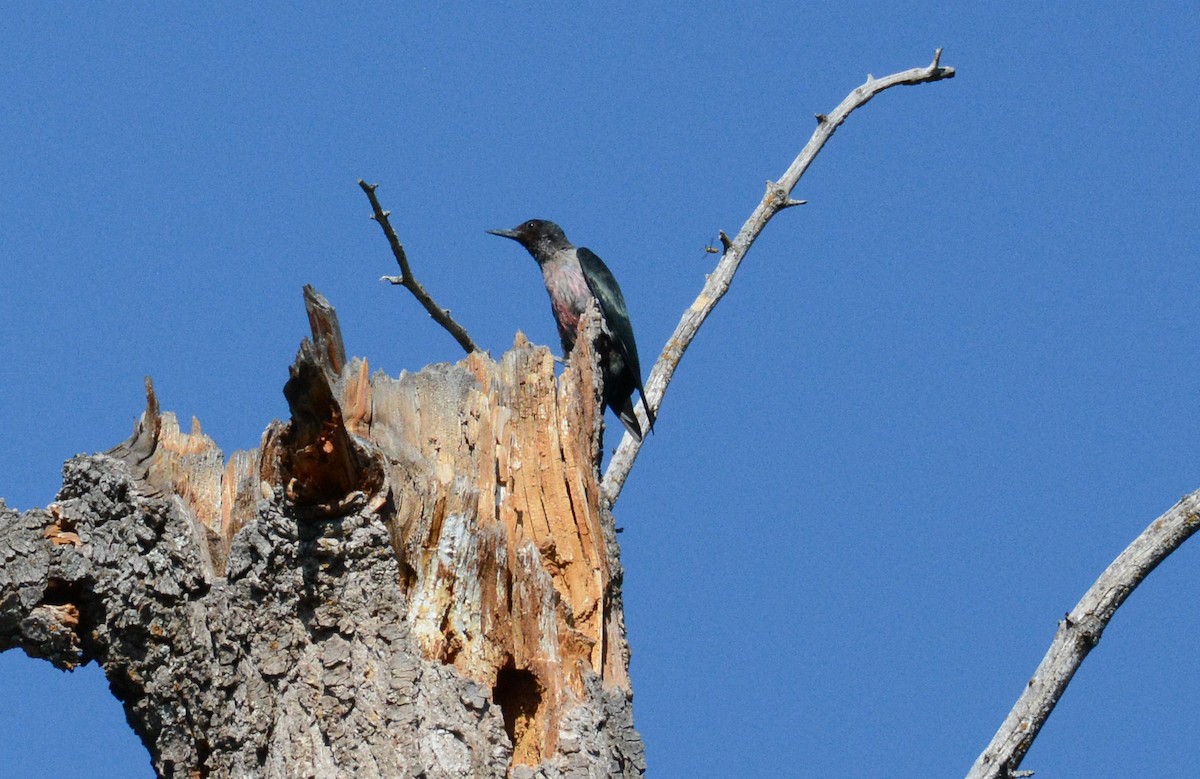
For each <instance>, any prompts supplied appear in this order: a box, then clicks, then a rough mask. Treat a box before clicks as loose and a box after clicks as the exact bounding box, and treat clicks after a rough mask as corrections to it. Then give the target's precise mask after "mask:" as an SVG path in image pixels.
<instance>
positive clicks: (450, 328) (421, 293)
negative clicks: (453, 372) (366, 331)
mask: <svg viewBox="0 0 1200 779" xmlns="http://www.w3.org/2000/svg"><path fill="white" fill-rule="evenodd" d="M358 186H360V187H362V191H363V192H366V193H367V197H368V198H370V200H371V209H372V211H374V213H372V214H371V218H372V219H374V220H375V221H376V222H378V223H379V226H380V227H381V228H383V234H384V235H386V236H387V239H388V244H389V245H390V246H391V247H392V254H393V255H394V256H395V258H396V264H397V265H399V266H400V275H399V276H384V277H383V280H384V281H387V282H389V283H391V284H397V285H399V286H401V287H404V288H405V289H407V290H408V291H409V292H411V293H413V296H414V297H415V298H416V299H417V301H418V302H419V303H420V304H421V305H422V306H424V307H425V310H426V311H428V312H429V315H430V316H431V317H433V319H434V321H435V322H437V323H438V324H439V325H441V326H442V327H444V328H446V331H447V332H449V333H450V335H452V336H454V340H456V341H458V344H459V346H461V347H462V348H463V349H464V350H465V351H466V352H467V354H470V353H471V352H479V351H482V349H480V348H479V347H478V346H476V345H475V342H474V341H472V340H471V336H470V335H468V334H467V330H466V328H464V327H463V326H462V325H460V324H459V323H458V322H455V321H454V318H453V317H451V316H450V311H449V309H445V308H442V307H441V306H439V305H438V304H437V303H436V302H435V301H434V299H433V297H432V296H431V295H430V294H429V292H427V291H426V290H425V287H424V286H422V285H421V282H419V281H417V279H416V277H415V276H413V273H412V268H410V267H409V265H408V255H407V254H405V252H404V246H403V244H401V243H400V238H399V237H398V236H397V235H396V231H395V230H394V229H392V223H391V222H390V221H388V217H389V216H390V215H391V213H392V212H391V211H384V210H383V207H382V206H380V205H379V198H377V197H375V190H376V189H378V188H379V185H378V184H368V183H367V182H365V181H363V180H362V179H359V180H358Z"/></svg>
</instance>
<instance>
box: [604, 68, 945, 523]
mask: <svg viewBox="0 0 1200 779" xmlns="http://www.w3.org/2000/svg"><path fill="white" fill-rule="evenodd" d="M941 56H942V50H941V49H938V50H937V52H935V53H934V55H933V62H932V63H930V64H929V65H928V66H926V67H923V68H912V69H911V70H905V71H902V72H900V73H894V74H892V75H890V76H887V77H885V78H879V79H877V78H874V77H872V76H867V81H866V83H865V84H863V85H862V86H860V87H858V88H857V89H855V90H854V91H853V92H851V93H850V94H849V95H847V96H846V99H845V100H843V101H842V102H841V103H840V104H838V107H837V108H835V109H834V110H833V111H832V112H831V113H829V114H818V115H817V129H816V130H815V131H814V132H813V135H812V138H811V139H810V140H809V141H808V144H807V145H806V146H805V147H804V149H803V150H801V152H800V154H799V156H797V157H796V159H795V160H794V161H793V162H792V164H791V165H790V166H789V167H788V169H787V170H786V171H785V172H784V174H783V176H782V177H781V178H780V179H779V181H778V182H774V181H768V182H767V192H766V194H765V195H764V196H763V199H762V202H761V203H759V204H758V207H757V208H756V209H754V213H752V214H751V215H750V218H749V219H747V220H746V223H745V224H744V225H742V229H741V231H740V232H738V234H737V237H735V238H734V239H733V240H732V241H728V242H726V239H722V243H723V244H725V252H724V254H723V255H722V257H721V260H720V261H719V262H718V263H717V267H716V268H715V269H714V270H713V272H712V273H710V274H709V276H708V280H707V282H705V284H704V288H703V289H702V290H701V291H700V295H699V296H698V297H697V298H696V300H695V302H693V303H692V305H691V307H690V308H688V310H687V311H685V312H684V314H683V318H682V319H680V321H679V324H678V325H676V327H675V332H674V333H672V334H671V337H670V338H669V339H668V340H667V345H666V346H665V347H664V348H663V351H662V354H661V355H659V358H658V361H657V362H656V363H655V364H654V369H653V370H652V371H651V372H650V380H649V381H647V382H646V397H647V399H648V400H649V402H650V404H651V405H652V406H653V407H654V409H655V411H657V410H658V408H659V406H660V404H661V403H662V397H663V394H664V393H665V392H666V389H667V385H668V384H669V383H670V382H671V377H672V376H673V375H674V374H675V369H676V368H677V367H679V360H680V359H681V358H682V357H683V353H684V351H685V350H686V349H687V348H688V346H689V345H690V344H691V342H692V339H694V338H695V337H696V332H697V331H698V330H699V329H700V325H702V324H703V323H704V320H705V319H707V318H708V315H709V314H710V313H712V310H713V308H714V307H715V306H716V305H717V302H718V301H719V300H720V299H721V298H722V297H723V296H724V295H725V293H726V292H727V291H728V290H729V284H730V282H731V281H732V280H733V274H734V273H736V272H737V269H738V266H739V265H741V263H742V259H743V258H744V257H745V256H746V252H747V251H748V250H749V249H750V246H751V245H752V244H753V243H754V241H755V239H756V238H758V235H759V233H761V232H762V231H763V228H764V227H766V225H767V222H769V221H770V220H771V217H773V216H775V214H777V213H779V212H780V211H782V210H784V209H785V208H790V207H792V206H797V205H800V204H802V203H803V202H804V201H802V200H792V198H791V194H792V189H794V188H795V186H796V183H797V182H799V181H800V177H801V176H803V175H804V172H805V171H806V170H808V166H809V165H811V164H812V161H813V159H814V158H816V156H817V153H818V152H820V151H821V147H823V146H824V145H825V142H826V141H828V140H829V137H830V136H831V135H833V133H834V131H835V130H836V129H837V128H838V127H839V126H841V124H842V122H844V121H846V117H848V116H849V115H850V114H851V112H853V111H854V110H855V109H856V108H860V107H862V106H864V105H866V104H867V103H868V102H870V100H871V98H873V97H875V95H877V94H879V93H880V92H882V91H884V90H885V89H890V88H891V87H894V86H898V85H900V84H924V83H926V82H930V81H941V80H942V79H947V78H954V68H946V67H942V66H941V65H940V64H939V62H940V60H941ZM639 419H641V420H642V426H643V428H645V421H644V420H645V409H641V411H640V412H639ZM641 447H642V442H640V441H637V440H635V439H634V437H633V436H632V435H628V434H626V435H625V437H624V438H623V439H622V440H621V444H620V446H618V447H617V451H616V454H614V455H613V457H612V460H611V461H609V464H608V470H607V471H606V472H605V474H604V483H603V490H604V494H605V495H606V496H607V498H608V500H609V501H610V503H615V502H616V500H617V496H618V495H620V494H621V488H622V487H623V486H624V485H625V479H626V478H627V477H628V476H629V470H630V468H632V467H633V461H634V460H635V459H636V458H637V455H638V452H639V451H640V450H641Z"/></svg>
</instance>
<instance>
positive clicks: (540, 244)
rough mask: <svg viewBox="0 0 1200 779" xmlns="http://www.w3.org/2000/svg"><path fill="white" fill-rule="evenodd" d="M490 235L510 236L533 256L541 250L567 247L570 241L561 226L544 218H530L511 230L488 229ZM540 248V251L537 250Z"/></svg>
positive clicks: (536, 255) (547, 250)
mask: <svg viewBox="0 0 1200 779" xmlns="http://www.w3.org/2000/svg"><path fill="white" fill-rule="evenodd" d="M488 232H489V233H491V234H492V235H499V236H502V237H504V238H511V239H513V240H514V241H516V242H517V243H519V244H521V245H522V246H524V247H525V248H526V249H528V250H529V253H530V254H532V255H533V256H534V257H538V256H539V254H540V253H541V252H546V253H549V252H552V251H554V250H556V249H569V248H571V242H570V241H568V240H567V235H566V233H564V232H563V231H562V228H561V227H559V226H558V225H556V224H554V222H548V221H546V220H545V219H530V220H529V221H528V222H522V223H521V224H519V225H517V226H516V227H515V228H513V229H512V230H488ZM539 250H541V251H539Z"/></svg>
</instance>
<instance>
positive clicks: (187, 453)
mask: <svg viewBox="0 0 1200 779" xmlns="http://www.w3.org/2000/svg"><path fill="white" fill-rule="evenodd" d="M305 300H306V304H307V307H308V312H309V320H310V325H311V330H312V339H311V340H306V341H305V342H304V343H303V345H302V346H301V349H300V353H299V355H298V356H297V359H296V363H295V364H294V365H293V366H292V368H291V378H290V379H289V380H288V382H287V385H286V387H285V390H284V391H285V395H286V396H287V400H288V403H289V406H290V409H291V420H290V421H288V422H286V423H281V422H274V423H272V424H271V425H270V426H269V427H268V428H267V430H266V432H265V433H264V434H263V438H262V442H261V444H260V446H259V448H258V449H255V450H252V451H249V452H236V453H234V454H233V455H232V456H230V457H229V458H228V460H226V459H225V458H224V457H223V455H222V453H221V452H220V450H219V449H218V448H217V447H216V445H215V443H214V442H213V441H212V440H211V439H209V438H208V437H207V436H205V435H204V434H203V433H202V432H201V431H200V427H199V424H198V423H197V422H195V421H193V424H192V429H191V432H189V433H184V432H182V431H181V430H180V428H179V424H178V422H177V421H176V419H175V417H174V415H172V414H170V413H164V412H162V411H160V409H159V407H158V401H157V398H156V397H155V395H154V391H153V388H152V387H151V386H150V385H149V383H147V405H146V410H145V412H144V413H143V414H142V416H141V418H140V419H139V420H138V422H137V425H136V427H135V430H134V433H133V435H132V436H131V437H130V438H129V440H127V441H125V442H124V443H123V444H121V445H119V446H117V447H116V448H114V449H113V450H111V451H110V452H108V453H107V454H102V455H94V456H86V457H77V458H74V459H72V460H71V461H69V462H68V463H67V464H66V466H65V468H64V477H63V487H62V490H61V492H60V493H59V496H58V499H57V500H56V501H55V502H54V503H53V504H51V505H50V506H49V507H48V508H47V509H45V510H42V509H34V510H31V511H27V512H24V513H22V514H18V513H16V512H13V511H11V510H9V509H7V508H5V507H4V505H3V503H2V502H0V650H3V649H7V648H9V647H12V646H20V647H21V648H23V649H24V650H25V651H26V652H27V653H28V654H30V655H31V656H34V657H41V658H44V659H47V660H49V661H50V662H52V663H54V664H55V665H56V666H57V667H60V668H72V667H74V666H75V665H77V664H79V663H84V662H89V661H95V662H98V663H99V664H100V665H101V666H102V667H103V668H104V670H105V673H106V674H107V676H108V679H109V681H110V684H111V687H112V690H113V692H114V694H115V695H116V696H117V697H118V698H119V699H120V700H121V701H122V703H123V704H124V706H125V710H126V713H127V715H128V718H129V721H130V723H131V725H132V726H133V728H134V730H135V731H136V732H137V733H138V735H139V736H140V737H141V739H142V741H143V743H144V744H145V745H146V747H147V748H148V749H149V751H150V754H151V758H152V761H153V763H154V767H155V769H156V771H157V772H158V773H159V775H160V776H167V777H177V776H188V777H193V776H195V777H202V776H212V777H217V776H264V777H281V778H282V777H298V776H313V777H333V776H355V777H361V776H378V777H410V776H423V777H431V778H432V777H476V776H479V777H486V776H494V777H504V776H513V777H547V778H549V777H602V776H641V775H642V774H643V773H644V771H645V763H644V758H643V748H642V744H641V740H640V738H639V736H638V735H637V733H636V731H635V730H634V729H633V721H632V714H631V697H632V696H631V691H630V684H629V675H628V662H629V652H628V647H627V644H626V641H625V630H624V622H623V614H622V605H621V576H622V572H621V567H620V559H619V550H618V547H617V543H616V537H615V531H614V527H613V520H612V516H611V514H610V513H609V511H608V509H607V507H605V506H604V505H602V502H601V494H600V489H599V470H598V468H599V461H600V430H601V416H602V411H603V409H602V406H601V405H600V400H599V394H598V384H597V382H598V371H597V369H596V364H595V356H594V355H593V354H592V352H591V350H590V348H588V344H590V343H592V338H590V337H582V338H580V339H579V345H578V346H577V347H576V350H575V353H574V355H573V359H572V360H571V364H570V366H569V367H568V368H567V369H566V370H565V372H564V373H563V375H562V376H561V378H560V379H558V380H557V381H556V380H555V376H554V362H553V358H552V357H551V355H550V353H549V351H548V350H547V349H546V348H545V347H538V346H533V345H531V344H529V343H528V342H527V341H526V340H525V338H524V336H522V335H520V334H518V337H517V340H516V343H515V344H514V346H513V348H512V349H511V350H510V351H509V352H507V353H505V354H504V355H503V356H502V357H501V358H500V359H499V360H498V361H493V360H492V359H491V358H489V357H488V356H486V355H484V354H482V353H478V352H476V353H473V354H470V355H469V356H467V357H466V358H465V359H463V360H462V361H460V362H458V363H456V364H453V365H451V364H441V365H433V366H430V367H428V368H426V369H424V370H422V371H420V372H419V373H415V374H408V373H404V374H401V376H400V377H399V378H392V377H389V376H386V375H383V374H381V373H377V374H375V375H370V373H369V371H368V368H367V363H366V361H365V360H360V359H353V360H347V359H346V357H345V348H344V346H343V344H342V339H341V334H340V329H339V327H338V325H337V318H336V315H335V314H334V312H333V309H332V307H330V306H329V305H328V303H327V302H326V301H325V300H324V299H323V298H322V297H321V296H320V295H318V294H317V293H315V292H314V291H313V290H311V288H306V289H305ZM581 326H584V327H590V328H596V327H598V324H597V319H596V317H594V316H592V317H588V318H586V319H585V322H584V323H583V325H581ZM594 332H595V331H594V330H593V331H592V333H591V334H592V335H594Z"/></svg>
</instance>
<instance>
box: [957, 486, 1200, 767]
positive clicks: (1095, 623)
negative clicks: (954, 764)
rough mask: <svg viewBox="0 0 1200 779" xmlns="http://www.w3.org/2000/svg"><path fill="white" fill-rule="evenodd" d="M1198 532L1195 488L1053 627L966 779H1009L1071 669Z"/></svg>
mask: <svg viewBox="0 0 1200 779" xmlns="http://www.w3.org/2000/svg"><path fill="white" fill-rule="evenodd" d="M1197 530H1200V490H1197V491H1196V492H1193V493H1192V494H1190V495H1186V496H1184V497H1183V498H1182V499H1181V500H1180V501H1179V502H1178V503H1176V504H1175V505H1174V506H1172V507H1171V508H1170V509H1169V510H1168V511H1167V513H1165V514H1163V515H1162V516H1161V517H1159V518H1158V519H1156V520H1154V521H1153V522H1151V523H1150V526H1149V527H1147V528H1146V529H1145V530H1143V531H1142V533H1141V535H1139V536H1138V537H1137V538H1135V539H1134V540H1133V543H1131V544H1130V545H1129V546H1128V547H1126V548H1125V551H1123V552H1121V554H1120V555H1118V556H1117V559H1116V560H1113V562H1112V564H1111V565H1109V566H1108V568H1106V569H1105V571H1104V573H1102V574H1100V578H1099V579H1097V580H1096V583H1095V584H1093V585H1092V586H1091V587H1090V588H1089V589H1088V591H1087V592H1086V593H1084V595H1083V598H1081V599H1080V601H1079V603H1077V604H1076V605H1075V608H1073V609H1071V612H1070V613H1069V614H1067V615H1066V616H1065V617H1063V619H1062V620H1061V621H1060V622H1059V623H1058V632H1057V633H1056V634H1055V636H1054V640H1053V641H1052V642H1051V644H1050V649H1049V650H1048V651H1047V652H1046V656H1045V657H1043V658H1042V662H1041V663H1040V664H1039V665H1038V667H1037V670H1036V671H1034V672H1033V677H1032V678H1031V679H1030V680H1029V682H1028V683H1027V684H1026V685H1025V689H1024V690H1023V691H1022V692H1021V696H1020V697H1019V698H1018V699H1017V702H1016V704H1015V705H1014V706H1013V708H1012V710H1011V711H1010V712H1009V713H1008V716H1007V717H1006V718H1005V719H1004V723H1003V724H1002V725H1001V726H1000V730H998V731H997V732H996V735H995V736H994V737H993V738H992V741H991V743H990V744H988V745H987V748H986V749H984V750H983V753H982V754H980V755H979V758H978V759H977V760H976V761H975V765H973V766H971V771H970V773H968V774H967V779H1009V778H1010V777H1014V776H1018V775H1028V772H1018V771H1017V769H1018V768H1019V767H1020V765H1021V760H1023V759H1024V757H1025V753H1026V752H1028V751H1029V747H1031V746H1032V745H1033V740H1034V739H1035V738H1037V735H1038V733H1039V732H1040V731H1041V729H1042V725H1043V724H1045V722H1046V719H1047V718H1048V717H1049V716H1050V712H1051V711H1053V710H1054V707H1055V705H1056V704H1057V703H1058V700H1059V698H1061V697H1062V694H1063V692H1064V691H1065V690H1066V689H1067V685H1068V684H1070V682H1071V678H1072V677H1073V676H1074V675H1075V671H1076V670H1077V669H1078V668H1079V666H1080V665H1081V664H1082V663H1083V660H1084V658H1086V657H1087V656H1088V653H1089V652H1091V651H1092V648H1093V647H1095V646H1096V644H1098V643H1099V642H1100V636H1101V634H1103V633H1104V629H1105V628H1106V627H1107V626H1108V623H1109V621H1110V620H1111V619H1112V617H1113V614H1115V613H1116V611H1117V609H1118V608H1120V606H1121V604H1122V603H1124V602H1125V599H1126V598H1128V597H1129V595H1130V594H1131V593H1132V592H1133V591H1134V589H1136V588H1137V586H1138V585H1139V584H1141V583H1142V581H1143V580H1144V579H1145V578H1146V577H1147V576H1149V575H1150V572H1151V571H1153V570H1154V569H1155V568H1156V567H1157V566H1158V564H1159V563H1161V562H1162V561H1163V560H1165V559H1166V558H1167V556H1168V555H1170V554H1171V553H1172V552H1174V551H1175V550H1176V549H1178V548H1179V547H1180V546H1182V545H1183V542H1184V541H1186V540H1188V538H1190V537H1191V536H1192V534H1193V533H1195V532H1196V531H1197Z"/></svg>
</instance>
